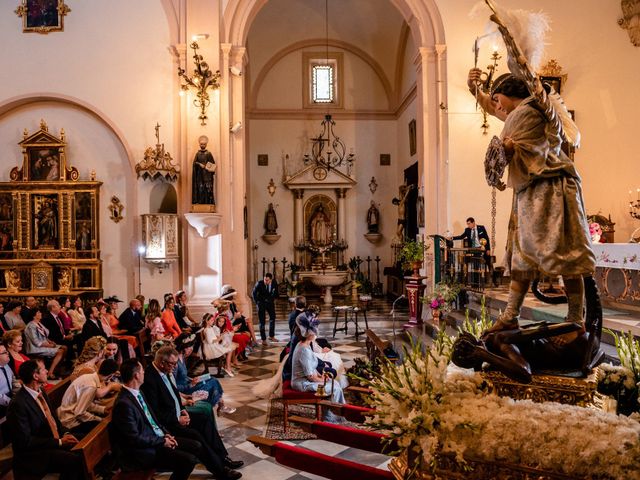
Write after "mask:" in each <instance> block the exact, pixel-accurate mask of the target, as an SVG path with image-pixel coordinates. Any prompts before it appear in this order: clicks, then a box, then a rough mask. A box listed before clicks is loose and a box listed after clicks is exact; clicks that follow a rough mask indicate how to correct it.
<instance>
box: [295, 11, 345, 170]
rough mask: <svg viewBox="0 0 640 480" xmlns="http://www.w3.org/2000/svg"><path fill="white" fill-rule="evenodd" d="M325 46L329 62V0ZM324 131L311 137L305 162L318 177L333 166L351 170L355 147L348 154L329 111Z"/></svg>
mask: <svg viewBox="0 0 640 480" xmlns="http://www.w3.org/2000/svg"><path fill="white" fill-rule="evenodd" d="M324 6H325V46H326V62H327V65H328V64H329V0H325V5H324ZM321 125H322V133H320V134H319V135H318V136H317V137H314V138H311V141H312V142H313V144H312V146H311V155H309V154H305V156H304V164H305V165H309V164H315V165H316V169H315V170H314V177H316V179H318V180H320V179H324V178H326V171H327V170H331V169H332V168H334V169H335V168H337V167H341V166H343V165H347V166H348V167H349V172H350V171H351V167H352V166H353V162H354V161H355V159H356V157H355V155H354V153H353V149H351V151H350V152H349V154H347V150H346V147H345V145H344V142H343V141H342V140H340V137H339V136H337V135H336V134H335V132H334V131H333V129H334V127H335V125H336V122H335V121H334V120H333V119H332V118H331V114H330V113H328V112H327V114H326V115H325V116H324V120H323V121H322V123H321Z"/></svg>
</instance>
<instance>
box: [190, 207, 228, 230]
mask: <svg viewBox="0 0 640 480" xmlns="http://www.w3.org/2000/svg"><path fill="white" fill-rule="evenodd" d="M194 206H196V205H194ZM203 206H212V207H214V208H215V206H214V205H203ZM184 218H186V219H187V222H189V225H191V226H192V227H193V228H195V229H196V230H197V232H198V234H199V235H200V236H201V237H202V238H207V237H210V236H211V235H217V234H218V233H219V227H220V221H221V220H222V215H219V214H211V213H185V214H184Z"/></svg>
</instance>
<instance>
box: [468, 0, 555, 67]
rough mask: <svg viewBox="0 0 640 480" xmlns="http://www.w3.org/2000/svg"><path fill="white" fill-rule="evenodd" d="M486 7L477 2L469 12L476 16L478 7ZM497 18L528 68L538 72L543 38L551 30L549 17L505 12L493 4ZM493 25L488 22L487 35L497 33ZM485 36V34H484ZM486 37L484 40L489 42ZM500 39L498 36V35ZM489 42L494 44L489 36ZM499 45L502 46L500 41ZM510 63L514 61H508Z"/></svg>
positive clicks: (541, 14)
mask: <svg viewBox="0 0 640 480" xmlns="http://www.w3.org/2000/svg"><path fill="white" fill-rule="evenodd" d="M481 5H482V6H484V7H486V4H485V3H484V2H478V3H477V4H476V5H475V6H474V7H473V9H472V10H471V12H470V15H471V16H474V15H477V13H478V12H479V10H480V8H481V7H480V6H481ZM494 5H495V8H496V12H497V13H498V17H500V20H502V22H503V23H504V25H505V27H507V29H508V30H509V32H510V33H511V35H513V38H514V39H515V41H516V43H517V44H518V45H519V46H520V48H521V49H522V53H523V54H524V56H525V57H526V59H527V61H528V63H529V66H530V67H531V68H532V69H533V70H534V71H536V72H537V71H538V69H539V68H540V64H541V62H542V59H543V56H544V47H545V37H546V34H547V32H548V31H549V30H550V29H551V27H550V26H549V23H550V20H549V16H548V15H547V14H546V13H544V12H529V11H527V10H521V9H518V10H507V9H505V8H502V7H500V6H499V5H496V4H495V2H494ZM497 30H498V29H497V27H496V25H495V23H493V22H490V23H489V25H488V26H487V33H489V32H491V33H493V32H497ZM485 35H487V34H485ZM488 37H489V35H487V37H485V38H486V40H489V38H488ZM498 37H499V38H500V35H498ZM491 41H494V42H495V37H493V36H491ZM500 44H501V46H503V45H504V44H503V42H502V39H501V38H500ZM509 60H510V62H511V61H513V60H514V59H509Z"/></svg>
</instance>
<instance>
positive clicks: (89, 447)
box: [71, 415, 111, 480]
mask: <svg viewBox="0 0 640 480" xmlns="http://www.w3.org/2000/svg"><path fill="white" fill-rule="evenodd" d="M109 422H111V415H109V416H108V417H106V418H105V419H104V420H102V421H101V422H100V423H99V424H98V425H96V426H95V427H94V428H93V430H91V431H90V432H89V433H88V434H87V435H86V436H85V437H84V438H83V439H82V440H81V441H80V442H79V443H78V444H76V445H75V446H74V447H73V448H72V449H71V451H72V452H78V453H79V454H80V455H81V456H82V460H83V462H84V473H85V477H86V478H87V479H90V480H95V479H96V474H95V467H96V465H98V463H100V461H101V460H102V459H103V458H104V457H105V456H106V455H107V454H108V453H109V452H110V451H111V443H110V442H109Z"/></svg>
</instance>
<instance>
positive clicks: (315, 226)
mask: <svg viewBox="0 0 640 480" xmlns="http://www.w3.org/2000/svg"><path fill="white" fill-rule="evenodd" d="M309 229H310V232H309V233H310V237H311V240H312V242H313V244H314V245H329V244H330V243H331V240H332V238H331V237H332V232H331V221H330V220H329V216H328V215H327V214H326V213H325V211H324V207H323V206H322V205H320V206H319V207H318V208H317V210H316V211H315V213H314V214H313V217H312V218H311V222H310V224H309Z"/></svg>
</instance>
